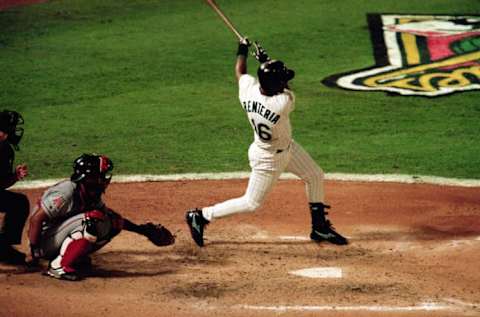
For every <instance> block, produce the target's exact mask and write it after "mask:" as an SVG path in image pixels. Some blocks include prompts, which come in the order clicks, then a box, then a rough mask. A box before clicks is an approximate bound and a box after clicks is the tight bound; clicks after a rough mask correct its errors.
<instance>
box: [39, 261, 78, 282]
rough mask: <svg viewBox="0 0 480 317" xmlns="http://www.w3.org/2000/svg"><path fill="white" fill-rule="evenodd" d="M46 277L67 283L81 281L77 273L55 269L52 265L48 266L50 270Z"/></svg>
mask: <svg viewBox="0 0 480 317" xmlns="http://www.w3.org/2000/svg"><path fill="white" fill-rule="evenodd" d="M45 275H48V276H51V277H53V278H56V279H59V280H65V281H79V280H80V276H79V275H78V274H77V272H75V271H70V272H66V271H65V270H64V269H63V267H58V268H54V267H52V266H51V264H50V265H49V266H48V270H47V271H46V272H45Z"/></svg>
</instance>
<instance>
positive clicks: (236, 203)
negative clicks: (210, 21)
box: [186, 39, 348, 246]
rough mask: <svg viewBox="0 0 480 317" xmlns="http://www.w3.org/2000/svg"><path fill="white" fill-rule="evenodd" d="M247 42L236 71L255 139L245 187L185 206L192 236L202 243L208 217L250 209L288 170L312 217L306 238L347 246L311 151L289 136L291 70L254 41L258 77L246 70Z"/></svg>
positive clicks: (292, 102)
mask: <svg viewBox="0 0 480 317" xmlns="http://www.w3.org/2000/svg"><path fill="white" fill-rule="evenodd" d="M249 46H250V42H249V41H248V40H247V39H243V40H242V41H241V42H240V44H239V47H238V51H237V60H236V64H235V74H236V77H237V80H238V86H239V99H240V104H241V105H242V107H243V109H244V111H245V113H246V115H247V118H248V120H249V122H250V124H251V126H252V129H253V131H254V141H253V143H252V144H251V145H250V148H249V150H248V157H249V161H250V167H251V169H252V172H251V175H250V179H249V182H248V187H247V190H246V192H245V194H244V195H243V196H242V197H239V198H235V199H231V200H227V201H225V202H222V203H219V204H216V205H214V206H209V207H204V208H202V209H194V210H189V211H187V213H186V221H187V224H188V226H189V229H190V233H191V235H192V238H193V240H194V241H195V242H196V243H197V244H198V245H199V246H203V245H204V237H203V235H204V229H205V226H206V225H207V224H209V223H210V222H212V221H213V220H215V219H217V218H221V217H225V216H229V215H232V214H236V213H241V212H253V211H254V210H256V209H258V208H259V207H260V206H261V205H262V203H263V202H264V200H265V198H266V196H267V194H268V193H269V192H270V191H271V190H272V188H273V186H274V185H275V183H276V182H277V180H278V178H279V176H280V174H281V173H282V172H284V171H288V172H291V173H293V174H295V175H297V176H298V177H300V178H301V179H302V180H303V181H304V182H305V184H306V192H307V197H308V201H309V205H310V211H311V216H312V231H311V234H310V238H311V239H312V240H314V241H317V242H321V241H328V242H331V243H334V244H338V245H344V244H347V243H348V241H347V239H346V238H344V237H343V236H341V235H340V234H339V233H337V232H336V231H335V230H334V228H333V227H332V225H331V223H330V221H329V220H328V219H327V218H326V215H327V212H326V211H325V209H327V208H329V206H327V205H325V204H324V199H325V197H324V173H323V171H322V169H321V168H320V167H319V166H318V165H317V164H316V163H315V161H314V160H313V159H312V158H311V157H310V155H309V154H308V153H307V152H306V151H305V150H304V149H303V148H302V147H301V146H300V145H299V144H298V143H296V142H295V141H294V140H293V139H292V128H291V124H290V119H289V115H290V113H291V112H292V111H293V110H294V109H295V96H294V94H293V92H292V91H291V90H290V89H289V87H288V82H289V81H290V80H291V79H293V77H294V75H295V73H294V71H293V70H291V69H288V68H287V67H286V66H285V64H284V63H283V62H281V61H279V60H272V59H270V58H269V56H268V55H267V54H266V52H265V50H264V49H263V48H262V47H261V46H260V45H258V44H257V43H256V44H255V48H256V50H255V57H256V59H257V60H258V61H259V62H260V63H261V64H260V67H259V68H258V71H257V76H258V79H257V78H255V77H253V76H251V75H249V74H247V55H248V47H249Z"/></svg>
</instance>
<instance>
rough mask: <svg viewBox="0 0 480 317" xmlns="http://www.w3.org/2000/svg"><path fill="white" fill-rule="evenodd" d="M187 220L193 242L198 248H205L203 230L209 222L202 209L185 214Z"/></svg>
mask: <svg viewBox="0 0 480 317" xmlns="http://www.w3.org/2000/svg"><path fill="white" fill-rule="evenodd" d="M185 220H186V221H187V224H188V227H189V228H190V233H191V235H192V239H193V241H195V243H196V244H198V246H200V247H203V245H204V244H203V229H204V228H205V226H206V225H207V224H209V221H208V220H207V219H205V218H203V215H202V211H201V210H200V209H192V210H189V211H187V213H186V214H185Z"/></svg>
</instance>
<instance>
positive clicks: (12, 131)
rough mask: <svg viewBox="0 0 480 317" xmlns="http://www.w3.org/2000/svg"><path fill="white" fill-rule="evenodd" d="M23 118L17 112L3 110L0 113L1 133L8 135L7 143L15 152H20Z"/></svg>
mask: <svg viewBox="0 0 480 317" xmlns="http://www.w3.org/2000/svg"><path fill="white" fill-rule="evenodd" d="M23 122H24V121H23V117H22V115H21V114H19V113H18V112H16V111H10V110H3V111H2V112H0V131H2V132H4V133H7V134H8V138H7V141H8V143H10V144H11V145H12V146H13V147H14V148H15V150H17V151H18V150H19V149H20V148H19V147H18V144H19V143H20V140H21V139H22V136H23V131H24V130H23V128H22V127H19V126H20V125H23Z"/></svg>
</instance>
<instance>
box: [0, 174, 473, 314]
mask: <svg viewBox="0 0 480 317" xmlns="http://www.w3.org/2000/svg"><path fill="white" fill-rule="evenodd" d="M246 184H247V180H245V179H242V180H228V181H225V180H199V181H165V182H146V183H131V184H128V183H114V184H112V185H111V186H110V187H109V189H108V192H107V194H106V197H105V201H106V202H107V204H108V205H109V206H110V207H112V208H114V209H115V210H117V211H119V212H120V213H121V214H123V215H124V216H126V217H127V218H130V219H131V220H133V221H135V222H146V221H153V222H160V223H162V224H164V225H166V226H167V227H168V228H170V229H172V230H173V231H174V232H177V242H176V244H175V245H174V246H170V247H164V248H157V247H154V246H153V245H151V244H150V243H149V242H148V241H147V240H146V239H145V238H144V237H141V236H138V235H136V234H133V233H130V232H122V233H121V234H120V235H119V236H117V237H116V238H115V239H114V240H112V242H111V243H110V244H108V245H107V246H106V247H105V248H103V249H102V250H100V251H99V252H97V253H96V254H94V255H93V256H92V258H93V262H94V272H93V273H92V275H91V276H88V277H87V278H86V279H85V280H84V281H81V282H78V283H75V282H64V281H59V280H55V279H52V278H49V277H45V276H42V275H41V274H40V273H39V272H28V271H25V270H23V269H19V268H15V267H12V266H7V265H0V281H1V286H2V291H1V292H0V307H1V309H0V316H49V317H50V316H93V315H94V316H119V317H123V316H129V317H131V316H247V317H248V316H279V315H280V316H319V315H321V316H480V307H479V303H480V272H479V264H480V252H479V251H480V240H479V237H480V219H479V218H480V217H479V215H480V188H478V187H477V188H466V187H451V186H438V185H425V184H399V183H362V182H341V181H327V182H326V197H327V203H329V204H331V205H332V209H331V211H330V219H331V220H332V222H333V224H334V225H335V227H336V228H337V229H338V230H339V232H341V233H344V234H345V235H347V236H348V237H349V238H350V241H351V243H350V244H349V245H348V246H343V247H341V246H334V245H329V244H316V243H313V242H310V241H309V240H308V239H307V237H308V234H309V227H310V217H309V212H308V209H307V201H306V197H305V190H304V186H303V183H302V182H301V181H298V180H281V181H279V183H278V185H277V186H276V187H275V188H274V190H273V192H272V193H271V194H270V195H269V197H268V199H267V201H266V203H265V205H264V206H263V207H261V208H260V210H258V211H256V212H255V213H251V214H241V215H235V216H231V217H228V218H224V219H219V220H217V221H215V222H212V223H211V224H210V225H209V226H208V227H207V229H206V233H205V236H206V246H205V247H204V248H199V247H197V246H196V245H195V244H194V243H193V241H192V240H191V238H190V236H189V232H188V228H187V226H186V224H185V222H184V214H185V211H186V210H187V209H189V208H192V207H202V206H206V205H209V204H212V203H215V202H219V201H222V200H225V199H228V198H232V197H236V196H240V195H242V194H243V192H244V189H245V187H246ZM21 191H22V192H26V193H27V194H28V196H29V198H30V200H31V201H32V202H34V201H36V200H37V199H38V197H39V196H40V195H41V192H42V191H43V189H34V190H21ZM286 237H288V238H286ZM24 240H25V239H24ZM26 243H27V242H26V241H25V242H24V245H22V250H23V251H25V250H26V249H27V245H26ZM42 264H43V265H44V266H45V265H46V263H42ZM313 267H330V268H339V269H341V271H342V277H341V278H318V279H317V278H306V277H301V276H296V275H292V274H289V272H291V271H296V270H301V269H306V268H313Z"/></svg>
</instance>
